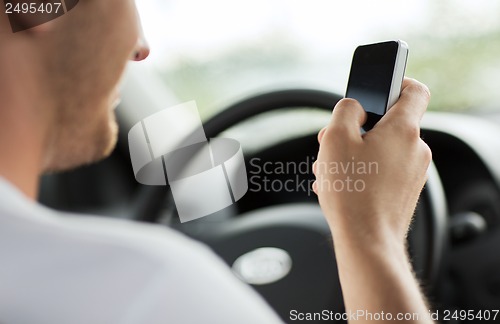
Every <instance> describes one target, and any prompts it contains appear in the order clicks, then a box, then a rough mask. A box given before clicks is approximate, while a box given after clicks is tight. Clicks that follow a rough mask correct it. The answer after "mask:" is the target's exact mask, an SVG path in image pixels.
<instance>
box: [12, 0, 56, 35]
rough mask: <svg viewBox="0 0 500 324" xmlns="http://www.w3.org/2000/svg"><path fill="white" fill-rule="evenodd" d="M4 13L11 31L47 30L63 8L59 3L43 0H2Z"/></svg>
mask: <svg viewBox="0 0 500 324" xmlns="http://www.w3.org/2000/svg"><path fill="white" fill-rule="evenodd" d="M4 4H5V6H4V7H5V13H6V14H7V16H8V17H9V22H10V26H11V28H12V32H14V33H17V32H20V31H23V30H28V29H29V30H32V31H33V32H42V31H48V30H50V29H51V28H52V20H54V19H56V18H59V17H61V16H62V15H64V13H65V8H64V6H63V5H62V4H61V3H58V4H55V3H52V2H47V1H44V0H31V2H26V1H25V0H4Z"/></svg>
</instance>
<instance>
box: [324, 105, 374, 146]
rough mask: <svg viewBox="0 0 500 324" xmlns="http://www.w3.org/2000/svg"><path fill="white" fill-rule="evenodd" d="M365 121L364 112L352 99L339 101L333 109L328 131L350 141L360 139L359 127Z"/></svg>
mask: <svg viewBox="0 0 500 324" xmlns="http://www.w3.org/2000/svg"><path fill="white" fill-rule="evenodd" d="M365 121H366V112H365V110H364V109H363V107H361V104H360V103H359V102H358V101H357V100H354V99H349V98H345V99H342V100H340V101H339V102H338V103H337V105H336V106H335V108H334V109H333V114H332V119H331V120H330V124H329V125H328V131H329V132H330V131H331V132H334V133H340V134H344V135H346V136H349V137H350V138H352V139H362V137H361V132H360V131H359V130H360V128H361V126H363V124H364V123H365Z"/></svg>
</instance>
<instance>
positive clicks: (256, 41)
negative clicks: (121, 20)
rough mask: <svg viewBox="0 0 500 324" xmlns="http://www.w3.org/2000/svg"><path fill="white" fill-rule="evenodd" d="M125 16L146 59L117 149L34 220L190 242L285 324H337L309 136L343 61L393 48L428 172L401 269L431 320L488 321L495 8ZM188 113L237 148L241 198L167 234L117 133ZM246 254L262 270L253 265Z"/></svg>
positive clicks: (498, 236)
mask: <svg viewBox="0 0 500 324" xmlns="http://www.w3.org/2000/svg"><path fill="white" fill-rule="evenodd" d="M137 4H138V8H139V13H140V15H141V18H142V21H143V24H144V30H145V34H146V36H147V37H149V41H150V46H151V49H152V52H151V57H150V60H149V62H144V63H131V65H130V66H129V67H128V68H127V71H126V74H125V76H124V80H123V83H122V86H121V96H122V102H121V104H120V106H119V107H118V108H117V110H116V114H117V118H118V122H119V125H120V134H119V141H118V145H117V147H116V149H115V150H114V152H113V153H112V155H111V156H110V157H109V158H107V159H105V160H103V161H102V162H99V163H97V164H93V165H89V166H85V167H82V168H79V169H76V170H72V171H69V172H65V173H60V174H49V175H46V176H44V178H43V181H42V184H41V191H40V197H39V200H40V202H41V203H42V204H44V205H46V206H49V207H51V208H54V209H57V210H61V211H68V212H75V213H83V214H92V215H100V216H102V217H112V218H121V219H128V220H130V221H133V222H147V223H155V224H158V225H159V226H165V227H169V228H172V229H174V230H176V231H179V232H182V233H184V234H185V235H187V236H189V237H192V238H193V239H195V240H198V241H201V242H204V243H206V244H207V245H208V246H209V247H210V248H211V249H212V250H213V251H214V252H215V253H216V254H218V255H219V256H220V257H221V258H222V259H223V260H224V261H225V262H226V263H227V264H228V266H229V267H232V269H233V272H234V273H235V275H236V276H238V277H239V278H240V279H241V280H242V281H244V282H246V283H248V284H249V285H251V286H252V287H253V288H254V289H255V290H256V291H257V292H258V293H259V294H261V295H262V296H263V297H264V299H265V300H266V301H267V302H268V303H269V304H270V305H271V307H272V308H273V309H274V310H275V311H276V312H277V313H278V314H279V315H280V317H281V318H282V319H283V320H284V321H285V322H288V321H290V316H289V314H290V311H291V310H293V309H296V310H300V311H301V312H321V310H323V309H331V310H335V311H339V312H341V311H343V310H344V305H343V301H342V291H341V287H340V283H339V279H338V276H337V264H336V260H335V252H334V248H333V245H332V237H331V234H330V230H329V228H328V225H327V224H326V221H325V220H324V217H323V215H322V212H321V209H320V208H319V204H318V201H317V198H316V195H315V194H314V193H312V192H311V190H310V185H311V183H312V179H314V176H313V174H312V169H311V165H312V163H313V162H314V161H315V159H316V154H317V152H318V143H317V132H318V131H319V130H320V129H321V128H322V127H324V126H325V125H326V124H327V123H328V121H329V118H330V117H329V116H330V114H331V110H332V109H333V107H334V105H335V103H336V102H338V101H339V100H340V99H341V98H343V97H344V93H345V86H346V80H347V77H348V70H349V64H350V60H351V58H352V52H353V51H354V49H355V47H356V46H357V45H359V44H364V43H370V42H376V41H382V40H386V39H404V40H405V41H406V42H407V43H408V45H409V48H410V56H409V59H408V67H407V73H406V74H407V75H408V76H411V77H415V78H416V79H418V80H420V81H422V82H423V83H426V84H427V85H428V86H429V88H430V90H431V92H432V100H431V104H430V107H429V111H428V112H427V113H426V115H425V116H424V119H423V120H422V124H421V137H422V138H423V139H424V141H425V142H426V143H427V144H428V145H429V147H430V148H431V149H432V153H433V162H432V164H431V167H430V168H429V171H428V173H429V179H428V182H427V184H426V185H425V188H424V190H423V192H422V194H421V197H420V201H419V203H418V206H417V209H416V211H415V216H414V221H413V223H412V225H411V229H410V232H409V235H408V250H409V255H410V258H411V261H412V265H413V269H414V271H415V274H416V276H417V277H418V279H419V281H420V283H421V285H422V290H423V291H424V293H425V295H426V297H427V299H428V301H429V303H430V306H431V307H432V308H433V309H442V310H444V309H446V310H451V311H454V310H471V309H472V310H485V311H486V310H494V309H498V306H499V305H500V256H499V255H498V253H497V251H498V249H499V248H500V227H499V225H500V164H499V163H498V161H500V140H499V139H500V109H499V107H498V102H499V101H498V100H497V99H500V98H499V96H500V94H499V92H498V90H497V87H496V84H497V82H498V80H500V70H499V69H500V55H498V50H500V22H499V21H498V19H497V16H498V12H500V4H499V3H498V2H497V1H494V0H482V1H477V2H474V3H470V2H468V1H454V2H451V1H441V2H439V3H438V2H435V1H431V0H426V1H416V0H412V1H405V2H404V3H399V2H398V3H397V2H395V1H382V2H376V4H375V3H374V2H371V1H369V0H363V1H361V0H359V1H351V2H349V3H345V4H339V3H337V2H331V1H327V0H316V1H313V2H301V1H298V0H297V1H271V2H269V1H263V0H262V1H260V0H258V1H252V2H248V3H240V2H238V3H237V4H236V3H233V2H230V1H229V0H216V1H211V2H209V3H205V2H202V1H200V0H187V1H186V0H182V1H180V0H175V1H167V2H164V1H162V0H138V1H137ZM174 26H177V28H174ZM190 100H195V101H196V102H197V104H198V107H199V110H200V113H201V116H202V120H203V127H204V130H205V133H206V136H207V138H216V137H223V138H232V139H235V140H237V141H238V142H239V143H240V144H241V147H242V150H243V153H244V157H245V165H246V172H247V177H248V180H249V188H248V192H247V193H246V195H245V196H244V197H243V198H242V199H241V200H239V201H238V202H237V203H235V204H233V205H231V206H229V207H227V208H225V209H223V210H221V211H219V212H216V213H213V214H211V215H209V216H207V217H203V218H200V219H198V220H194V221H190V222H185V223H181V222H180V221H179V216H178V214H177V211H176V207H175V203H174V200H173V197H172V192H171V190H170V188H169V187H168V186H147V185H143V184H140V183H138V182H137V181H136V179H135V177H134V173H133V171H132V164H131V158H130V151H129V144H128V132H129V130H130V129H131V127H132V126H133V125H134V124H136V123H137V122H139V121H141V120H142V119H144V118H146V117H147V116H150V115H151V114H154V113H155V112H158V111H161V110H162V109H166V108H168V107H171V106H174V105H176V104H179V103H182V102H186V101H190ZM171 122H172V123H178V122H179V121H175V120H172V121H171ZM168 130H169V125H165V136H169V131H168ZM291 165H303V166H304V167H303V169H300V170H297V169H293V168H287V167H286V166H291ZM277 166H281V167H282V166H285V168H284V169H283V168H281V169H279V170H278V169H277ZM284 183H288V184H290V186H288V187H285V186H283V184H284ZM69 217H70V216H69ZM257 252H262V253H264V254H265V256H264V257H262V255H263V254H259V255H260V256H261V258H260V259H259V257H256V258H253V259H252V258H251V256H252V253H253V255H254V256H255V255H257V254H256V253H257ZM248 256H250V257H248ZM368 271H369V270H368ZM339 322H342V321H339ZM450 322H451V323H460V322H461V321H460V318H454V319H452V321H450Z"/></svg>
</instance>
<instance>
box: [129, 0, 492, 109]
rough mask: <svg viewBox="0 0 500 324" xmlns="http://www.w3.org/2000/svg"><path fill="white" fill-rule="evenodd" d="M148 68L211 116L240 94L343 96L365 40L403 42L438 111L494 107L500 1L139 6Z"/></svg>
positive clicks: (171, 0)
mask: <svg viewBox="0 0 500 324" xmlns="http://www.w3.org/2000/svg"><path fill="white" fill-rule="evenodd" d="M137 2H138V7H139V11H140V14H141V17H142V20H143V25H144V29H145V33H146V35H147V37H148V40H149V42H150V45H151V48H152V53H151V56H150V59H149V60H148V61H147V62H145V63H144V64H146V65H149V66H150V67H151V68H152V69H153V70H154V71H156V72H157V73H158V74H160V75H161V78H162V80H164V82H165V86H166V87H168V88H169V89H170V90H171V91H172V92H173V93H174V94H175V95H176V97H177V98H178V99H179V100H180V101H185V100H196V101H197V102H198V106H199V107H200V110H201V112H202V114H203V115H204V117H206V116H210V115H212V114H214V113H215V112H217V111H218V110H219V109H222V108H223V107H224V105H225V104H227V103H229V102H232V101H233V100H235V99H239V98H241V97H242V96H245V95H249V94H252V93H255V92H262V91H265V90H271V89H278V88H289V87H306V88H317V89H323V90H329V91H334V92H337V93H339V94H344V92H345V87H346V83H347V78H348V73H349V68H350V63H351V59H352V53H353V51H354V49H355V47H356V46H358V45H359V44H366V43H373V42H377V41H382V40H388V39H402V40H405V41H406V42H407V43H408V44H409V48H410V56H409V61H408V67H407V73H406V74H407V76H410V77H414V78H417V79H419V80H420V81H422V82H424V83H426V84H427V85H428V86H429V88H430V89H431V91H432V101H431V105H430V109H433V110H453V111H465V110H473V109H476V110H478V109H480V110H487V109H494V108H495V107H496V102H497V99H500V92H499V91H497V89H496V84H497V80H498V79H499V78H500V55H499V54H500V19H498V14H499V13H500V2H499V1H497V0H476V1H469V0H454V1H450V0H448V1H444V0H442V1H434V0H406V1H398V0H385V1H373V0H354V1H331V0H312V1H303V0H253V1H231V0H211V1H203V0H168V1H167V0H138V1H137Z"/></svg>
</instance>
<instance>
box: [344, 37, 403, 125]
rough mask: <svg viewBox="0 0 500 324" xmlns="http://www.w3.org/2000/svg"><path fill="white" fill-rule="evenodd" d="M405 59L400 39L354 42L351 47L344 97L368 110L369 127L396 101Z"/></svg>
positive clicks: (399, 91)
mask: <svg viewBox="0 0 500 324" xmlns="http://www.w3.org/2000/svg"><path fill="white" fill-rule="evenodd" d="M407 59H408V45H407V44H406V43H405V42H404V41H401V40H394V41H387V42H382V43H375V44H368V45H362V46H358V47H357V48H356V50H355V51H354V56H353V59H352V65H351V72H350V73H349V81H348V83H347V90H346V95H345V96H346V98H353V99H356V100H358V101H359V103H360V104H361V105H362V106H363V108H364V109H365V111H366V112H367V114H368V118H367V120H366V123H365V124H364V125H363V130H364V131H369V130H370V129H372V128H373V127H374V126H375V124H376V123H377V122H378V121H379V120H380V119H381V118H382V116H384V114H385V113H386V112H387V110H388V109H389V108H391V107H392V105H394V104H395V103H396V101H398V99H399V95H400V93H401V85H402V83H403V77H404V74H405V69H406V61H407Z"/></svg>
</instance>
